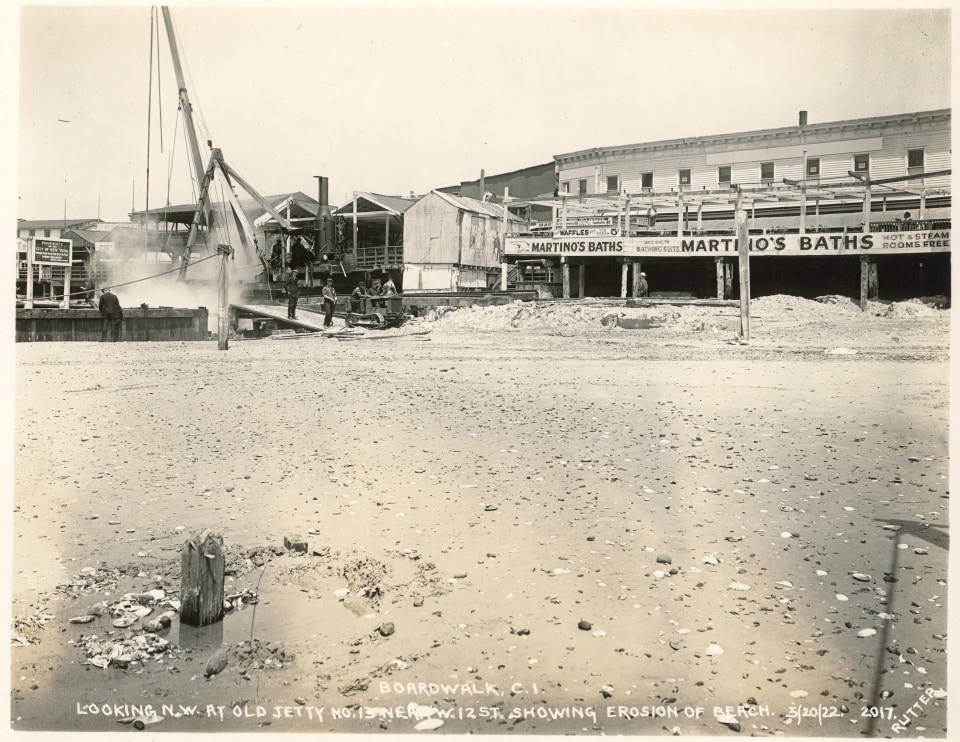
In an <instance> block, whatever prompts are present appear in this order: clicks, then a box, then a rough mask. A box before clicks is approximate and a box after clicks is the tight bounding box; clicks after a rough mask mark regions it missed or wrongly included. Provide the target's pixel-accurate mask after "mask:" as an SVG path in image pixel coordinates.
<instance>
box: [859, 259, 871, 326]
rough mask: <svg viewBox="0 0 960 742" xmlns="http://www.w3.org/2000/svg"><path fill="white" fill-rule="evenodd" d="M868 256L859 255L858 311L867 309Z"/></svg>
mask: <svg viewBox="0 0 960 742" xmlns="http://www.w3.org/2000/svg"><path fill="white" fill-rule="evenodd" d="M869 261H870V258H868V257H867V256H866V255H861V256H860V311H861V312H863V311H866V309H867V293H868V292H869V288H870V263H869Z"/></svg>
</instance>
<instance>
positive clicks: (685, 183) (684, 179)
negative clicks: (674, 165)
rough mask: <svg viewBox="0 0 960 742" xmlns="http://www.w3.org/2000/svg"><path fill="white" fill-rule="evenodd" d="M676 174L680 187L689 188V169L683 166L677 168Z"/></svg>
mask: <svg viewBox="0 0 960 742" xmlns="http://www.w3.org/2000/svg"><path fill="white" fill-rule="evenodd" d="M678 174H679V178H680V187H681V188H684V187H686V188H689V187H690V169H689V168H684V169H683V170H679V171H678Z"/></svg>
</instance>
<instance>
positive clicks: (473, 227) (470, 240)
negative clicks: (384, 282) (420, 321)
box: [403, 191, 524, 291]
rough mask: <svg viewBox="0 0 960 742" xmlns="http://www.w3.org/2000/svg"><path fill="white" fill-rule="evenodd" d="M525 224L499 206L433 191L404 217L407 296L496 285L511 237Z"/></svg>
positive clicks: (404, 261) (404, 269) (404, 277)
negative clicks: (416, 293)
mask: <svg viewBox="0 0 960 742" xmlns="http://www.w3.org/2000/svg"><path fill="white" fill-rule="evenodd" d="M523 225H524V222H523V220H522V219H520V218H519V217H516V216H514V215H512V214H506V215H505V209H504V207H503V206H501V205H498V204H491V203H487V202H484V201H478V200H477V199H474V198H467V197H465V196H454V195H451V194H449V193H442V192H440V191H431V192H430V193H428V194H427V195H425V196H423V198H421V199H420V200H419V201H417V202H416V203H415V204H414V205H413V206H411V207H410V208H409V209H407V211H406V213H405V215H404V226H403V289H404V290H405V291H462V290H471V289H479V290H485V289H488V288H492V287H494V286H496V285H497V283H498V281H499V276H500V263H501V261H502V258H503V244H504V242H503V240H504V236H505V234H506V233H507V232H512V231H517V230H519V229H521V228H522V227H523Z"/></svg>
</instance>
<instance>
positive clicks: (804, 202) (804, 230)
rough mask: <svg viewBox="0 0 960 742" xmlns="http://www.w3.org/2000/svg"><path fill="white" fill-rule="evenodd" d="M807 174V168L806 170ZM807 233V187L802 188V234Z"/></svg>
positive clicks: (802, 186)
mask: <svg viewBox="0 0 960 742" xmlns="http://www.w3.org/2000/svg"><path fill="white" fill-rule="evenodd" d="M804 172H806V168H804ZM806 233H807V187H806V186H805V185H801V186H800V234H806Z"/></svg>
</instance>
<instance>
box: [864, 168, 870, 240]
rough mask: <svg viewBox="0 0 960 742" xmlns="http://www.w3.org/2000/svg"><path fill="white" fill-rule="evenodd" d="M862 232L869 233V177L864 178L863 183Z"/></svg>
mask: <svg viewBox="0 0 960 742" xmlns="http://www.w3.org/2000/svg"><path fill="white" fill-rule="evenodd" d="M863 183H864V185H863V231H864V232H869V231H870V176H869V175H866V176H864V181H863Z"/></svg>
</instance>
